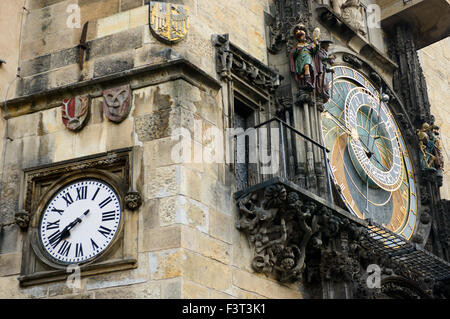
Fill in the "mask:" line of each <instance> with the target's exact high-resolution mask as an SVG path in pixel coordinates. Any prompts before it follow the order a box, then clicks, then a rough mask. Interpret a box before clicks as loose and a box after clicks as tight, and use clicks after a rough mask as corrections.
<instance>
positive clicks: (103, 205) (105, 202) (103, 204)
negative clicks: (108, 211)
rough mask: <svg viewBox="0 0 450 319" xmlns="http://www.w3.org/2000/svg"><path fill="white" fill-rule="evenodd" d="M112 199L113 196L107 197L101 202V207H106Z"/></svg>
mask: <svg viewBox="0 0 450 319" xmlns="http://www.w3.org/2000/svg"><path fill="white" fill-rule="evenodd" d="M111 201H112V198H111V197H108V198H106V199H105V200H104V201H103V202H101V203H100V204H99V206H100V208H103V207H105V206H106V205H108V204H109V203H110V202H111Z"/></svg>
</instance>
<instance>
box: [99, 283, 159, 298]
mask: <svg viewBox="0 0 450 319" xmlns="http://www.w3.org/2000/svg"><path fill="white" fill-rule="evenodd" d="M160 298H161V285H160V284H159V283H152V284H148V283H146V284H137V285H133V286H129V287H120V288H110V289H105V290H97V291H96V292H95V299H160Z"/></svg>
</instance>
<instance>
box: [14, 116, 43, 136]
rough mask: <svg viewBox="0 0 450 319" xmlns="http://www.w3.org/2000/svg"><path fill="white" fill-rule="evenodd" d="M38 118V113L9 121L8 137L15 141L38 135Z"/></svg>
mask: <svg viewBox="0 0 450 319" xmlns="http://www.w3.org/2000/svg"><path fill="white" fill-rule="evenodd" d="M40 116H41V115H40V114H39V113H32V114H27V115H23V116H20V117H14V118H12V119H9V124H8V125H9V127H8V136H9V137H10V138H11V139H13V140H16V139H19V138H22V137H25V136H35V135H38V129H39V122H40Z"/></svg>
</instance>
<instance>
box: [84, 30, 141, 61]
mask: <svg viewBox="0 0 450 319" xmlns="http://www.w3.org/2000/svg"><path fill="white" fill-rule="evenodd" d="M88 45H89V50H88V52H87V54H86V60H91V59H94V58H99V57H104V56H108V55H111V54H115V53H120V52H123V51H129V50H132V49H136V48H139V47H141V46H142V29H141V28H140V27H138V28H133V29H130V30H126V31H123V32H119V33H116V34H112V35H108V36H105V37H102V38H99V39H96V40H92V41H90V42H88Z"/></svg>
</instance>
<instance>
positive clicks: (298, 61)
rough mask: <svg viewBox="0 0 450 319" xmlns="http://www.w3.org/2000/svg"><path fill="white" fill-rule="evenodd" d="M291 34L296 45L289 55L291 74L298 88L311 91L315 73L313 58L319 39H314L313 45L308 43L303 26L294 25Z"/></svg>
mask: <svg viewBox="0 0 450 319" xmlns="http://www.w3.org/2000/svg"><path fill="white" fill-rule="evenodd" d="M316 30H318V29H316ZM293 33H294V37H295V39H296V41H297V43H296V45H295V47H294V48H293V50H292V51H291V53H290V55H289V62H290V65H291V72H293V73H294V74H295V80H296V81H297V83H298V85H299V87H300V88H302V89H307V90H313V89H314V88H315V78H316V72H317V71H316V70H315V68H314V63H313V58H314V57H315V56H316V55H317V54H318V52H319V46H318V41H319V39H318V37H315V38H314V41H313V43H310V42H308V36H307V29H306V27H305V26H304V25H303V24H298V25H296V26H295V27H294V30H293Z"/></svg>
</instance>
